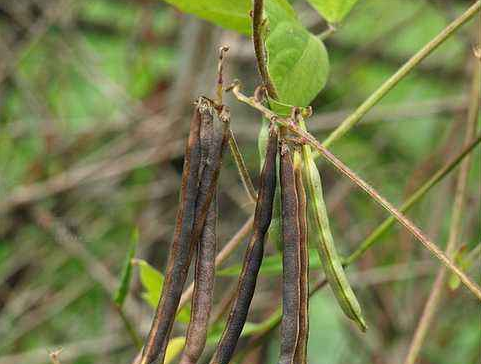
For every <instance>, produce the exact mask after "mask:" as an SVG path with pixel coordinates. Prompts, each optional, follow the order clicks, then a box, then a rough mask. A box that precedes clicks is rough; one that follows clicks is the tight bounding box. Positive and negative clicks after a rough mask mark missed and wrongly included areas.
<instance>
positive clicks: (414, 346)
mask: <svg viewBox="0 0 481 364" xmlns="http://www.w3.org/2000/svg"><path fill="white" fill-rule="evenodd" d="M480 82H481V77H480V65H479V64H478V62H477V61H476V64H475V66H474V75H473V84H472V92H471V104H470V108H469V113H468V119H467V126H466V134H465V140H464V144H465V145H468V144H469V142H470V140H471V139H472V138H473V136H474V135H475V133H476V125H477V122H478V114H479V103H480V101H479V97H480V88H481V84H480ZM470 167H471V156H469V157H467V158H466V159H465V160H464V161H463V162H462V164H461V168H460V170H459V175H458V181H457V184H456V193H455V197H454V204H453V213H452V217H451V227H450V230H449V239H448V243H447V244H446V255H447V256H448V257H452V256H453V254H454V252H455V250H456V246H457V244H458V242H459V237H460V235H461V231H462V214H463V210H464V205H465V201H466V192H467V184H468V175H469V169H470ZM446 275H447V270H446V268H444V267H442V268H441V269H440V270H439V272H438V274H437V275H436V279H435V281H434V284H433V287H432V290H431V293H430V295H429V298H428V300H427V302H426V305H425V306H424V310H423V313H422V316H421V319H420V321H419V324H418V326H417V328H416V331H415V333H414V337H413V339H412V341H411V345H410V347H409V352H408V354H407V356H406V359H405V361H404V364H414V363H415V362H416V359H417V357H418V355H419V352H420V350H421V347H422V345H423V342H424V340H425V338H426V334H427V333H428V330H429V326H430V325H431V322H432V320H433V319H434V316H435V314H436V309H437V306H438V304H439V301H440V300H441V296H442V293H443V288H444V284H445V281H446Z"/></svg>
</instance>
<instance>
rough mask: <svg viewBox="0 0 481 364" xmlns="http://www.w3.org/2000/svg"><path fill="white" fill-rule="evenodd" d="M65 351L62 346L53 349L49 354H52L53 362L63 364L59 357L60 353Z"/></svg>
mask: <svg viewBox="0 0 481 364" xmlns="http://www.w3.org/2000/svg"><path fill="white" fill-rule="evenodd" d="M62 351H63V349H62V348H60V349H57V350H55V351H51V352H50V353H49V354H48V355H49V356H50V360H52V363H53V364H61V363H60V359H59V358H58V357H59V355H60V353H61V352H62Z"/></svg>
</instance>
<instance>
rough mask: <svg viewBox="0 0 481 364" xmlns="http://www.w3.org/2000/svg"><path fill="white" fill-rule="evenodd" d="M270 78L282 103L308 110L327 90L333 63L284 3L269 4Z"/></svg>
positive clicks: (267, 4) (271, 2)
mask: <svg viewBox="0 0 481 364" xmlns="http://www.w3.org/2000/svg"><path fill="white" fill-rule="evenodd" d="M266 13H267V17H268V25H267V27H268V29H267V38H266V48H267V53H268V69H269V74H270V76H271V78H272V80H273V82H274V86H275V88H276V91H277V93H278V96H279V101H280V102H282V103H285V104H290V105H295V106H307V105H309V104H310V102H311V101H312V100H313V99H314V98H315V97H316V96H317V94H318V93H319V92H320V91H321V90H322V89H323V88H324V85H325V84H326V81H327V76H328V72H329V60H328V56H327V51H326V49H325V47H324V44H323V43H322V42H321V40H319V39H318V38H317V37H315V36H314V35H313V34H311V33H310V32H308V31H307V30H306V29H305V28H304V27H303V25H302V24H301V23H300V22H299V21H298V19H297V18H296V17H295V15H294V14H293V13H292V12H291V11H287V10H286V5H285V4H284V2H280V1H269V2H267V3H266Z"/></svg>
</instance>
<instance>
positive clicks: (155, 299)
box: [132, 259, 190, 323]
mask: <svg viewBox="0 0 481 364" xmlns="http://www.w3.org/2000/svg"><path fill="white" fill-rule="evenodd" d="M132 263H133V264H135V265H138V266H139V268H140V282H141V283H142V286H143V287H144V292H142V298H143V299H144V300H145V302H147V303H148V304H149V306H150V307H152V308H154V309H155V308H156V307H157V305H158V304H159V300H160V295H161V294H162V287H163V285H164V276H163V274H162V273H160V272H159V271H158V270H157V269H155V268H154V267H152V266H151V265H150V264H149V263H147V262H146V261H145V260H142V259H133V260H132ZM176 320H177V321H179V322H182V323H187V322H189V320H190V308H189V307H188V306H186V307H184V308H183V309H182V310H180V312H178V313H177V317H176Z"/></svg>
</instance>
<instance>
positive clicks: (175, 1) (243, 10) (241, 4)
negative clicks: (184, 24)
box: [165, 0, 251, 34]
mask: <svg viewBox="0 0 481 364" xmlns="http://www.w3.org/2000/svg"><path fill="white" fill-rule="evenodd" d="M165 2H167V3H169V4H171V5H173V6H175V7H176V8H178V9H179V10H180V11H183V12H184V13H189V14H194V15H196V16H198V17H199V18H202V19H205V20H208V21H210V22H212V23H214V24H217V25H220V26H221V27H223V28H226V29H232V30H235V31H238V32H239V33H242V34H250V33H251V20H250V17H249V12H250V10H251V2H250V0H229V1H225V0H195V1H192V0H165Z"/></svg>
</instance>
